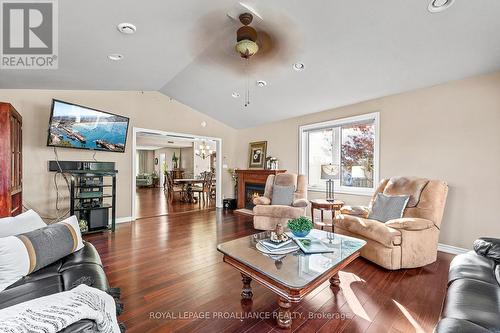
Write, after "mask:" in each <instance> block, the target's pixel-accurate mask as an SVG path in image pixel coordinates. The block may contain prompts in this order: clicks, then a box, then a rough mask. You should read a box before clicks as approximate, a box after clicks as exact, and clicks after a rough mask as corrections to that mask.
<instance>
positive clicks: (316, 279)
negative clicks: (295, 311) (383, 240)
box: [217, 229, 366, 328]
mask: <svg viewBox="0 0 500 333" xmlns="http://www.w3.org/2000/svg"><path fill="white" fill-rule="evenodd" d="M308 236H312V237H315V238H318V239H320V240H321V241H322V242H323V243H324V244H325V245H326V246H327V247H330V248H332V249H333V252H328V253H318V254H305V253H304V252H302V251H301V250H297V251H295V252H292V253H289V254H285V255H271V254H264V253H262V252H260V251H259V250H257V248H256V244H257V242H258V241H259V240H262V239H266V238H269V237H270V231H265V232H261V233H258V234H254V235H250V236H246V237H242V238H238V239H235V240H232V241H229V242H226V243H222V244H219V245H218V246H217V250H218V251H220V252H222V253H223V254H224V258H223V260H224V262H226V263H228V264H230V265H231V266H233V267H235V268H236V269H238V270H239V271H240V272H241V275H242V277H243V279H242V281H243V290H242V292H241V297H242V298H243V299H251V298H252V297H253V293H252V288H251V286H250V283H251V281H252V279H253V280H255V281H257V282H259V283H261V284H262V285H264V286H265V287H267V288H269V289H271V290H272V291H273V292H274V293H276V294H277V295H278V296H279V300H278V304H279V307H280V309H279V313H278V318H277V322H278V326H279V327H282V328H288V327H290V326H291V324H292V320H291V313H290V307H291V302H300V301H301V300H302V298H304V297H305V296H306V295H307V294H308V293H310V292H311V291H313V290H314V289H315V288H317V287H318V286H319V285H321V284H322V283H323V282H325V281H326V280H329V281H330V284H331V286H332V287H334V288H338V287H339V283H340V280H339V277H338V272H339V271H340V270H341V269H342V268H344V267H346V266H347V265H348V264H349V263H351V262H352V261H353V260H354V259H356V258H357V257H358V256H359V251H360V250H361V248H362V247H363V246H364V245H365V244H366V242H365V241H364V240H361V239H357V238H353V237H348V236H343V235H338V234H332V233H329V232H326V231H322V230H316V229H313V230H311V233H310V234H309V235H308ZM332 236H333V237H332Z"/></svg>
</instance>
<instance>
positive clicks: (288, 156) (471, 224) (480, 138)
mask: <svg viewBox="0 0 500 333" xmlns="http://www.w3.org/2000/svg"><path fill="white" fill-rule="evenodd" d="M374 111H379V112H380V131H381V133H380V176H381V177H382V178H383V177H391V176H396V175H414V176H420V177H428V178H435V179H443V180H446V181H447V182H448V183H449V187H450V191H449V196H448V204H447V208H446V212H445V217H444V221H443V224H442V231H441V238H440V242H441V243H444V244H448V245H453V246H458V247H464V248H470V247H471V244H472V242H473V240H474V239H475V238H477V237H479V236H486V235H488V236H496V237H500V222H499V221H500V220H499V218H498V216H497V214H496V208H497V207H498V205H499V203H500V168H499V165H500V129H499V127H500V72H496V73H493V74H489V75H483V76H477V77H473V78H469V79H465V80H461V81H456V82H451V83H448V84H443V85H439V86H435V87H430V88H425V89H421V90H417V91H412V92H407V93H403V94H399V95H394V96H388V97H384V98H379V99H376V100H372V101H368V102H363V103H359V104H355V105H350V106H346V107H342V108H338V109H333V110H328V111H324V112H319V113H315V114H310V115H306V116H302V117H298V118H292V119H288V120H284V121H280V122H276V123H272V124H267V125H265V126H260V127H257V128H250V129H245V130H241V131H239V132H238V139H239V140H238V146H237V151H238V152H241V153H242V158H241V159H240V160H239V161H240V162H239V164H238V165H237V166H238V167H240V168H245V167H246V164H247V159H248V158H247V157H246V153H247V150H248V142H251V141H260V140H267V141H268V155H272V156H274V157H277V158H278V159H279V161H280V168H284V169H288V170H289V171H291V172H297V169H298V127H299V125H303V124H308V123H315V122H320V121H325V120H330V119H337V118H342V117H348V116H353V115H359V114H364V113H370V112H374ZM318 196H319V197H322V196H323V194H322V193H310V198H312V197H318ZM339 197H341V198H342V199H344V200H345V201H347V203H349V204H366V203H367V202H368V200H369V198H368V197H365V196H352V195H349V196H346V195H340V196H339Z"/></svg>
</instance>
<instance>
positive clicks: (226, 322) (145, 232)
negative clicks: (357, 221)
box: [86, 209, 453, 333]
mask: <svg viewBox="0 0 500 333" xmlns="http://www.w3.org/2000/svg"><path fill="white" fill-rule="evenodd" d="M254 232H255V230H254V229H253V226H252V218H251V217H246V216H243V215H235V214H233V213H223V212H221V211H219V210H217V211H216V210H214V209H213V210H204V211H198V212H193V213H184V214H177V215H172V216H161V217H155V218H148V219H141V220H138V221H136V222H134V223H124V224H119V225H118V228H117V230H116V232H115V233H114V234H111V233H103V234H93V235H89V236H87V237H86V239H87V240H89V241H90V242H92V243H93V244H94V245H95V246H96V248H97V249H98V251H99V253H100V254H101V258H102V261H103V264H104V266H105V270H106V273H107V275H108V278H109V281H110V284H111V286H113V287H120V288H121V290H122V300H123V302H124V304H125V312H124V314H123V315H122V316H121V317H120V320H121V321H123V322H124V323H125V324H126V326H127V328H128V330H127V332H129V333H143V332H173V331H176V332H282V331H283V330H280V329H278V328H277V326H276V324H275V319H274V317H272V316H273V312H274V315H275V313H276V310H277V308H278V304H277V297H276V295H275V294H273V293H272V292H271V291H269V290H267V289H265V288H264V287H262V286H261V285H260V284H258V283H257V282H255V281H253V282H252V287H253V294H254V298H253V304H247V303H240V292H241V288H242V282H241V276H240V273H238V272H237V271H236V270H235V269H234V268H232V267H231V266H229V265H228V264H226V263H223V262H222V256H221V254H219V253H218V252H217V250H216V245H217V244H218V243H220V242H224V241H228V240H231V239H234V238H238V237H242V236H245V235H249V234H252V233H254ZM452 258H453V256H452V255H449V254H445V253H439V255H438V260H437V261H436V262H435V263H433V264H431V265H428V266H426V267H423V268H418V269H410V270H400V271H387V270H385V269H382V268H380V267H378V266H376V265H374V264H372V263H370V262H368V261H366V260H364V259H362V258H359V259H356V260H355V261H354V262H353V263H352V264H351V265H349V266H348V267H347V268H345V269H344V270H343V271H341V272H340V274H339V275H340V280H341V289H340V291H337V292H333V291H332V289H330V287H329V283H328V282H326V283H324V284H323V285H321V286H320V287H319V288H317V289H316V290H315V291H313V292H312V293H311V294H309V295H308V296H307V297H306V298H305V299H304V300H303V301H302V302H301V303H299V305H295V304H294V305H292V311H293V315H294V319H293V325H292V329H291V331H293V332H404V333H406V332H432V329H433V328H434V325H435V324H436V322H437V320H438V318H439V314H440V310H441V304H442V301H443V299H444V294H445V289H446V281H447V274H448V268H449V264H450V261H451V259H452ZM245 311H251V312H249V313H246V312H245ZM250 314H251V315H252V316H250ZM202 315H205V316H208V317H209V319H204V318H201V316H202ZM231 316H232V318H231ZM236 316H237V317H236ZM245 316H246V317H245ZM267 316H268V317H267ZM214 317H216V318H214ZM228 317H229V318H228Z"/></svg>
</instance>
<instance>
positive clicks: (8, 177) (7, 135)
mask: <svg viewBox="0 0 500 333" xmlns="http://www.w3.org/2000/svg"><path fill="white" fill-rule="evenodd" d="M22 124H23V119H22V117H21V115H20V114H19V113H18V112H17V111H16V110H15V109H14V107H13V106H12V105H11V104H9V103H2V102H0V217H5V216H15V215H18V214H20V213H21V212H22V209H23V197H22V193H23V192H22V191H23V151H22V147H23V132H22Z"/></svg>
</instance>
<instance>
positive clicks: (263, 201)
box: [253, 197, 271, 205]
mask: <svg viewBox="0 0 500 333" xmlns="http://www.w3.org/2000/svg"><path fill="white" fill-rule="evenodd" d="M253 204H254V205H270V204H271V199H269V198H268V197H257V198H254V199H253Z"/></svg>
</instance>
